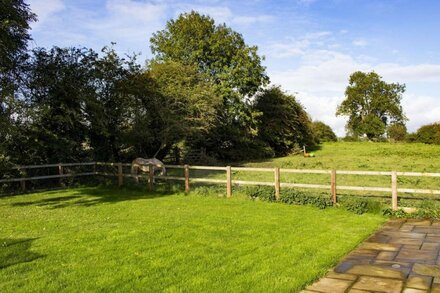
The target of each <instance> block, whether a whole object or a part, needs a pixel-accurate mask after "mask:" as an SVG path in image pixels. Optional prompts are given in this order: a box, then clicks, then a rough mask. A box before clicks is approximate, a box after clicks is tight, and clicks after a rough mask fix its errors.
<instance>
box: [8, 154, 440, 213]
mask: <svg viewBox="0 0 440 293" xmlns="http://www.w3.org/2000/svg"><path fill="white" fill-rule="evenodd" d="M79 166H92V167H93V171H91V172H81V173H79V172H70V173H66V172H65V171H64V167H79ZM97 166H110V167H116V168H117V169H115V171H114V172H97V171H96V167H97ZM133 166H137V165H132V164H130V163H108V162H85V163H59V164H44V165H28V166H14V167H11V168H10V170H18V171H20V172H22V173H23V174H24V176H25V175H26V170H28V169H42V168H58V174H56V175H44V176H30V177H20V178H4V179H0V183H8V182H20V184H21V188H22V190H24V189H25V186H26V185H25V182H26V181H30V180H44V179H56V178H66V177H77V176H96V175H102V176H116V177H117V178H118V185H119V186H121V185H122V184H123V181H124V180H123V178H127V177H128V178H135V179H136V180H138V179H139V178H146V179H147V181H148V187H149V189H151V190H152V189H153V188H154V181H155V179H157V180H175V181H184V182H185V192H189V189H190V182H204V183H214V184H226V195H227V196H228V197H230V196H232V186H233V185H261V186H273V187H274V188H275V197H276V199H277V200H279V199H280V189H281V187H287V188H311V189H323V190H330V193H331V198H332V201H333V203H335V204H336V201H337V197H336V196H337V194H336V193H337V190H349V191H373V192H390V193H391V202H392V208H393V209H394V210H396V209H397V208H398V206H397V196H398V193H412V194H430V195H440V190H431V189H413V188H398V184H397V178H398V176H408V177H440V173H428V172H397V171H350V170H318V169H288V168H278V167H276V168H252V167H231V166H225V167H222V166H190V165H165V167H166V168H168V169H181V170H183V171H184V172H183V173H184V174H183V175H184V176H183V177H180V176H155V175H154V167H153V166H151V165H150V166H149V172H148V175H138V174H131V173H124V172H123V167H133ZM189 170H208V171H222V172H225V173H226V174H225V179H213V178H194V177H193V178H190V172H189ZM234 171H236V172H267V173H273V176H274V177H273V178H274V180H273V181H266V182H262V181H249V180H233V178H232V177H233V176H232V172H234ZM283 173H284V174H286V173H298V174H324V175H330V182H331V183H330V185H328V184H307V183H287V182H281V180H280V174H283ZM337 175H359V176H387V177H390V179H391V180H390V187H365V186H343V185H340V186H339V185H337V184H336V182H337V179H336V176H337Z"/></svg>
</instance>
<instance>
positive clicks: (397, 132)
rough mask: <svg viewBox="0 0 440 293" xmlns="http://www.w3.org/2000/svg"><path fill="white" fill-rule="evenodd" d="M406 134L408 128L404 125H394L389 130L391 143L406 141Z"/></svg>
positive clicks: (388, 134)
mask: <svg viewBox="0 0 440 293" xmlns="http://www.w3.org/2000/svg"><path fill="white" fill-rule="evenodd" d="M406 134H407V131H406V126H405V125H403V124H398V123H394V124H390V125H389V126H388V128H387V136H388V139H389V140H391V141H404V140H405V138H406Z"/></svg>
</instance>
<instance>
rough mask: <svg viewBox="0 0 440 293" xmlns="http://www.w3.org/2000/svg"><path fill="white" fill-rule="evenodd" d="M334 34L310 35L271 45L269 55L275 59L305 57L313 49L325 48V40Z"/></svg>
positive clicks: (316, 33)
mask: <svg viewBox="0 0 440 293" xmlns="http://www.w3.org/2000/svg"><path fill="white" fill-rule="evenodd" d="M331 35H332V34H331V33H330V32H326V31H324V32H315V33H309V34H306V35H305V36H303V37H301V38H297V39H287V40H285V41H284V42H278V43H273V44H271V45H269V49H268V54H269V55H270V57H274V58H286V57H295V56H301V55H305V53H306V51H308V50H309V49H310V48H311V47H319V46H323V45H324V44H325V43H324V42H323V40H325V39H327V38H328V37H329V36H331Z"/></svg>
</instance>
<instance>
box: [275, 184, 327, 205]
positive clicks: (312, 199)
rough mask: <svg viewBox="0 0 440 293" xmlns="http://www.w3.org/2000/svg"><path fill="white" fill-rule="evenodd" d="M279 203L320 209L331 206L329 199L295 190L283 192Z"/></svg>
mask: <svg viewBox="0 0 440 293" xmlns="http://www.w3.org/2000/svg"><path fill="white" fill-rule="evenodd" d="M280 201H281V202H283V203H287V204H298V205H312V206H315V207H317V208H320V209H325V208H327V207H329V206H332V202H331V200H330V198H325V197H322V196H312V195H308V194H306V193H304V192H301V191H298V190H295V189H286V190H284V191H283V193H282V194H281V198H280Z"/></svg>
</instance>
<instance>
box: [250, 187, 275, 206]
mask: <svg viewBox="0 0 440 293" xmlns="http://www.w3.org/2000/svg"><path fill="white" fill-rule="evenodd" d="M243 192H244V194H246V195H247V196H248V197H249V198H250V199H253V200H256V199H258V200H262V201H269V202H273V201H275V191H274V189H273V187H269V186H258V185H257V186H254V185H248V186H245V187H244V188H243Z"/></svg>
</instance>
